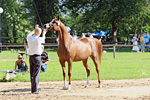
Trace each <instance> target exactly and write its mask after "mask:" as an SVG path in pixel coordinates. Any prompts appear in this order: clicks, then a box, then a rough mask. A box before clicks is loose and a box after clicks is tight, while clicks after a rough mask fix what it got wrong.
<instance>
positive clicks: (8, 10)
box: [0, 0, 32, 43]
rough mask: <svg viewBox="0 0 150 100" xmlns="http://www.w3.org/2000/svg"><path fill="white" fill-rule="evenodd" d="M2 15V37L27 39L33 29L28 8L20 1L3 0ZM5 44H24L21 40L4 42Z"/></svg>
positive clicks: (1, 2)
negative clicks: (27, 13)
mask: <svg viewBox="0 0 150 100" xmlns="http://www.w3.org/2000/svg"><path fill="white" fill-rule="evenodd" d="M0 7H2V8H3V10H4V12H3V13H2V15H1V16H2V25H1V26H2V36H3V37H25V36H26V34H27V32H28V31H29V30H30V29H31V28H32V26H31V25H30V21H29V20H28V18H29V17H30V16H28V15H26V8H25V7H24V5H23V3H22V2H20V0H11V1H10V0H1V1H0ZM2 42H5V43H23V40H19V39H7V40H5V41H4V40H2Z"/></svg>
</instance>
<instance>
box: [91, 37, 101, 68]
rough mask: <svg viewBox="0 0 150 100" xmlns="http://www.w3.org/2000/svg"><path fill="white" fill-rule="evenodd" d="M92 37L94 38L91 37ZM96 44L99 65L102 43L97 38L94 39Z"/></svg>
mask: <svg viewBox="0 0 150 100" xmlns="http://www.w3.org/2000/svg"><path fill="white" fill-rule="evenodd" d="M93 39H94V38H93ZM94 41H95V42H96V45H97V52H98V59H99V64H100V65H101V58H102V49H103V48H102V43H101V42H100V41H99V40H98V39H94Z"/></svg>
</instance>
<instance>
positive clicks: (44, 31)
mask: <svg viewBox="0 0 150 100" xmlns="http://www.w3.org/2000/svg"><path fill="white" fill-rule="evenodd" d="M46 32H47V29H43V32H42V37H43V38H44V39H45V35H46Z"/></svg>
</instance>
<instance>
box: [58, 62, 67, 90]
mask: <svg viewBox="0 0 150 100" xmlns="http://www.w3.org/2000/svg"><path fill="white" fill-rule="evenodd" d="M59 62H60V64H61V67H62V70H63V79H64V87H63V89H64V90H66V89H67V87H66V85H67V82H66V68H65V61H63V60H59Z"/></svg>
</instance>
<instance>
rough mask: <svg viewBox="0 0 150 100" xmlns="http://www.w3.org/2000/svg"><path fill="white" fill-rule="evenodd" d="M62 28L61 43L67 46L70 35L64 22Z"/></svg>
mask: <svg viewBox="0 0 150 100" xmlns="http://www.w3.org/2000/svg"><path fill="white" fill-rule="evenodd" d="M60 28H61V30H60V31H59V45H60V46H61V45H62V46H65V47H67V46H68V43H69V41H70V35H69V33H68V32H67V29H66V27H65V26H64V25H63V24H62V25H61V27H60Z"/></svg>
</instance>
